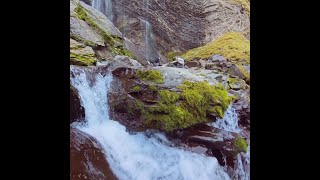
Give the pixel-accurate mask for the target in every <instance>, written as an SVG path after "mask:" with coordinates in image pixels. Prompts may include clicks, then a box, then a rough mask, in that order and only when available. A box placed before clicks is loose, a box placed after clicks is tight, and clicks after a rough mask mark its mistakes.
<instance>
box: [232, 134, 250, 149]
mask: <svg viewBox="0 0 320 180" xmlns="http://www.w3.org/2000/svg"><path fill="white" fill-rule="evenodd" d="M234 147H235V150H236V151H237V152H244V153H245V152H247V148H248V144H247V142H246V141H245V140H244V139H243V138H242V137H240V136H238V137H237V138H236V140H235V141H234Z"/></svg>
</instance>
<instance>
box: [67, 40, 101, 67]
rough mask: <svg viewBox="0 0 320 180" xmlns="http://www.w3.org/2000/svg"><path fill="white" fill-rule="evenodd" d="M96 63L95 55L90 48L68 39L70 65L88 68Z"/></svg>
mask: <svg viewBox="0 0 320 180" xmlns="http://www.w3.org/2000/svg"><path fill="white" fill-rule="evenodd" d="M96 62H97V58H96V57H95V53H94V51H93V49H92V48H91V47H90V46H86V45H84V44H82V43H79V42H77V41H75V40H74V39H70V63H71V64H72V65H80V66H90V65H94V64H95V63H96Z"/></svg>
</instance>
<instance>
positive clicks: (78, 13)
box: [70, 0, 147, 66]
mask: <svg viewBox="0 0 320 180" xmlns="http://www.w3.org/2000/svg"><path fill="white" fill-rule="evenodd" d="M116 55H126V56H130V57H132V58H135V59H137V60H138V61H139V62H140V63H142V64H147V62H146V60H145V59H144V57H143V56H142V55H141V53H140V52H139V51H138V50H137V48H136V47H135V46H134V45H133V44H132V42H131V41H130V40H129V39H126V38H124V37H123V36H122V33H121V32H120V31H119V30H118V29H117V28H116V27H115V26H114V25H113V23H112V22H111V21H110V20H108V18H107V17H106V16H105V15H104V14H103V13H101V12H99V11H98V10H96V9H94V8H92V7H91V6H89V5H87V4H86V3H84V2H82V1H78V0H71V1H70V62H71V64H74V65H82V66H88V65H95V64H96V62H99V61H102V60H110V59H113V58H114V57H115V56H116Z"/></svg>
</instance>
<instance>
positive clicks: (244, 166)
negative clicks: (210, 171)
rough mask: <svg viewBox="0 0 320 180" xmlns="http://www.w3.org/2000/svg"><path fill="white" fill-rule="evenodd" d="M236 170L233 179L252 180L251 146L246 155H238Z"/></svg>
mask: <svg viewBox="0 0 320 180" xmlns="http://www.w3.org/2000/svg"><path fill="white" fill-rule="evenodd" d="M235 169H236V172H234V177H233V178H232V179H239V180H250V145H249V146H248V148H247V152H246V153H245V154H243V153H240V154H238V155H237V158H236V164H235Z"/></svg>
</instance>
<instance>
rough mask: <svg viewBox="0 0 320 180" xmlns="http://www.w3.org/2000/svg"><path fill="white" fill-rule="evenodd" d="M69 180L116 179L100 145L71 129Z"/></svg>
mask: <svg viewBox="0 0 320 180" xmlns="http://www.w3.org/2000/svg"><path fill="white" fill-rule="evenodd" d="M70 179H72V180H83V179H108V180H116V179H117V178H116V176H115V175H114V174H113V172H112V170H111V169H110V167H109V164H108V162H107V160H106V156H105V154H104V152H103V149H102V147H101V145H100V143H99V142H98V141H97V140H96V139H95V138H94V137H92V136H90V135H89V134H87V133H84V132H82V131H80V130H78V129H77V128H73V127H71V128H70Z"/></svg>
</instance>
